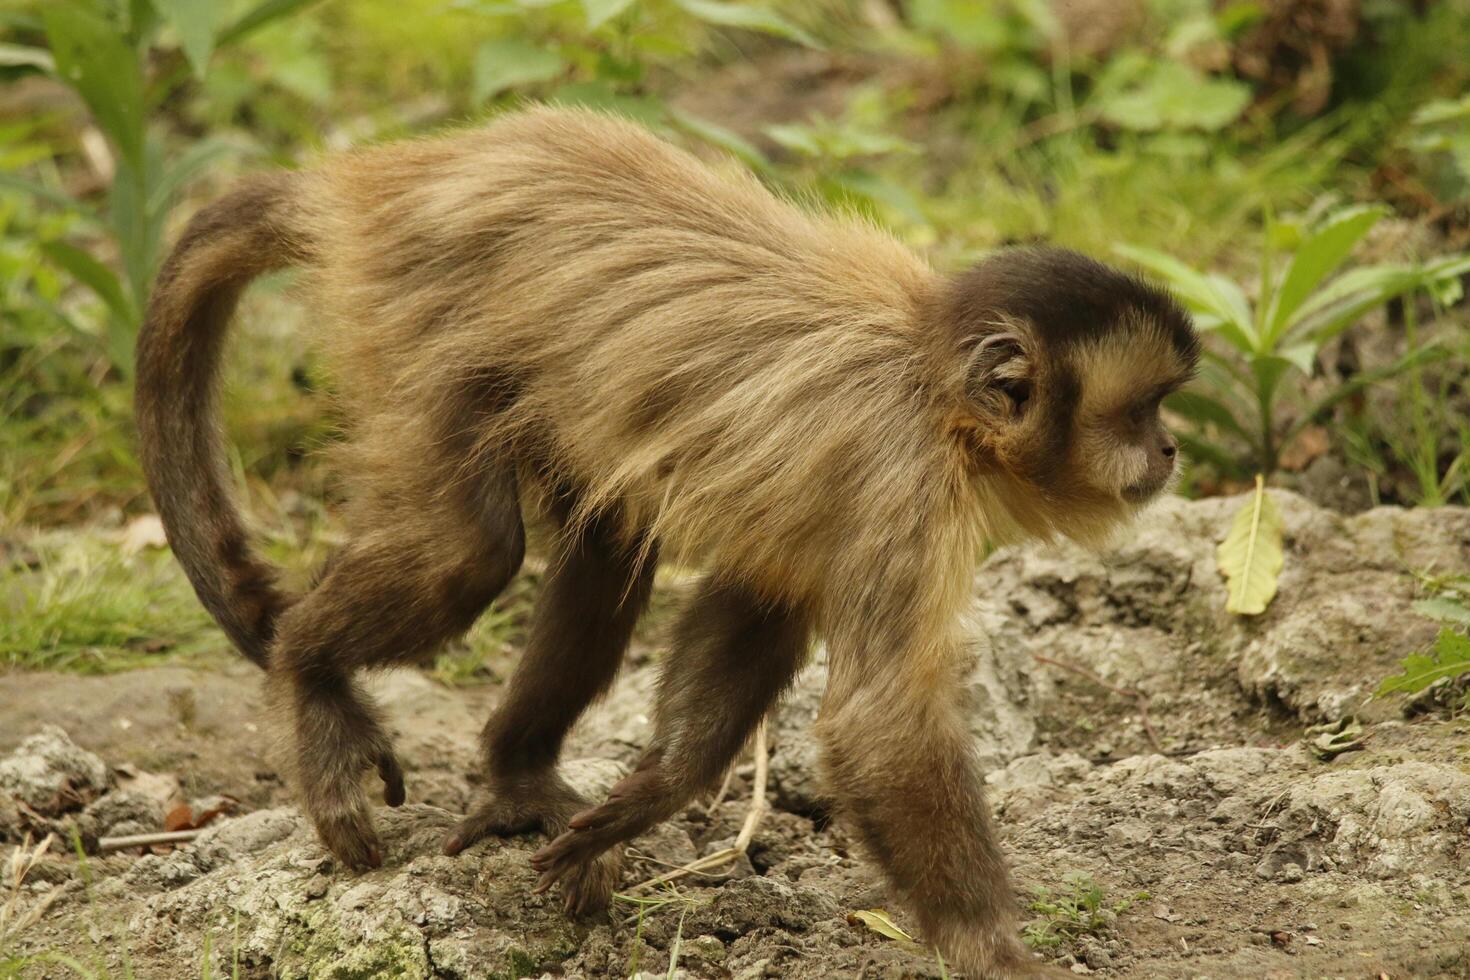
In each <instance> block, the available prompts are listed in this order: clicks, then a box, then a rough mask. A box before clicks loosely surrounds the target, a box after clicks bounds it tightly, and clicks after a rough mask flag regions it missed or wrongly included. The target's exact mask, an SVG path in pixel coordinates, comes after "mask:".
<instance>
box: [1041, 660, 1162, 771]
mask: <svg viewBox="0 0 1470 980" xmlns="http://www.w3.org/2000/svg"><path fill="white" fill-rule="evenodd" d="M1031 657H1032V659H1034V660H1035V661H1036V662H1037V663H1039V664H1048V665H1049V666H1052V667H1060V668H1062V669H1063V670H1070V671H1071V672H1072V673H1074V674H1076V675H1077V676H1079V677H1085V678H1087V679H1088V680H1090V681H1092V683H1094V684H1096V685H1097V686H1098V687H1101V688H1103V689H1104V690H1107V691H1111V692H1112V693H1114V694H1116V695H1118V697H1120V698H1129V699H1131V700H1132V701H1133V703H1134V704H1136V705H1137V706H1138V720H1139V721H1141V722H1143V731H1144V734H1145V735H1147V736H1148V741H1149V744H1150V745H1152V746H1153V747H1154V751H1155V752H1158V753H1161V754H1162V753H1164V744H1163V743H1162V742H1160V741H1159V733H1158V732H1156V731H1154V724H1153V721H1152V720H1150V718H1149V716H1148V695H1146V694H1144V693H1143V692H1142V691H1135V690H1133V689H1132V688H1129V687H1118V686H1117V685H1116V684H1109V683H1108V682H1107V681H1105V680H1103V679H1102V678H1101V677H1099V676H1098V675H1097V674H1095V673H1093V672H1092V671H1090V670H1088V669H1087V668H1086V667H1078V666H1077V665H1076V664H1069V663H1067V662H1065V661H1063V660H1055V659H1053V658H1051V657H1043V656H1042V655H1041V654H1039V653H1033V654H1032V655H1031Z"/></svg>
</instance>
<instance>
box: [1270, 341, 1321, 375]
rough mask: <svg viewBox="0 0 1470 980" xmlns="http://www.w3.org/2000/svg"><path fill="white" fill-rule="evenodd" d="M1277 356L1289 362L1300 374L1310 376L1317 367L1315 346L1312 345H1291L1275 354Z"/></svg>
mask: <svg viewBox="0 0 1470 980" xmlns="http://www.w3.org/2000/svg"><path fill="white" fill-rule="evenodd" d="M1276 354H1277V356H1279V357H1281V358H1282V359H1284V360H1287V361H1290V362H1291V363H1292V364H1293V365H1295V366H1296V369H1297V370H1298V371H1300V372H1301V373H1302V374H1311V373H1312V372H1313V371H1314V370H1315V369H1316V367H1317V345H1316V344H1312V343H1306V344H1291V345H1289V346H1287V347H1282V348H1280V349H1279V350H1277V352H1276Z"/></svg>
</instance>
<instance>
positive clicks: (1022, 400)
mask: <svg viewBox="0 0 1470 980" xmlns="http://www.w3.org/2000/svg"><path fill="white" fill-rule="evenodd" d="M999 388H1000V390H1001V391H1002V392H1004V393H1005V396H1006V397H1007V398H1009V399H1010V400H1011V408H1012V409H1013V410H1014V411H1015V413H1016V414H1017V415H1020V414H1021V413H1022V412H1024V411H1025V410H1026V405H1027V403H1028V402H1030V401H1031V382H1030V381H1027V380H1026V379H1025V378H1012V379H1008V380H1005V381H1001V382H1000V384H999Z"/></svg>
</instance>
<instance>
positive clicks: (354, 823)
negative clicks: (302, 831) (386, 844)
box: [307, 804, 383, 871]
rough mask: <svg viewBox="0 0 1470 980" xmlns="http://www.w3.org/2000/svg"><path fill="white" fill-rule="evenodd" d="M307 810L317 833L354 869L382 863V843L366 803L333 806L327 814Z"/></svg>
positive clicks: (373, 866)
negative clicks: (340, 807) (343, 806)
mask: <svg viewBox="0 0 1470 980" xmlns="http://www.w3.org/2000/svg"><path fill="white" fill-rule="evenodd" d="M307 809H308V812H309V813H310V816H311V822H312V823H313V824H315V825H316V832H317V835H318V836H319V837H320V838H321V840H322V843H323V844H325V845H326V846H327V849H328V850H329V851H331V852H332V854H333V855H335V856H336V858H337V860H339V861H341V862H342V863H343V864H344V865H346V866H347V867H349V868H352V869H354V870H357V871H364V870H368V869H371V868H377V867H381V866H382V864H383V846H382V844H380V843H379V842H378V834H377V831H375V830H374V829H373V821H372V818H371V817H370V816H368V811H367V807H366V806H363V805H361V804H359V805H357V806H352V807H349V808H345V809H336V808H334V809H333V810H332V811H331V812H327V813H322V812H315V811H312V810H311V807H310V806H309V805H308V808H307Z"/></svg>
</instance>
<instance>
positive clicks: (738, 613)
mask: <svg viewBox="0 0 1470 980" xmlns="http://www.w3.org/2000/svg"><path fill="white" fill-rule="evenodd" d="M808 634H809V629H808V624H807V621H806V619H805V618H804V617H803V616H801V615H800V614H799V613H797V612H795V611H793V610H791V609H786V608H782V607H779V606H773V605H771V604H770V603H767V602H764V601H762V600H761V599H760V598H759V597H757V596H755V595H753V594H752V593H751V592H749V591H748V590H747V589H745V588H743V587H741V586H738V585H733V584H730V583H727V582H723V581H721V580H720V579H719V578H718V577H712V578H710V579H708V580H707V581H706V582H705V583H704V584H703V586H702V587H701V588H700V591H699V594H698V596H696V597H695V599H694V601H693V602H692V603H690V605H689V608H688V609H687V611H686V612H685V613H684V615H683V617H682V618H681V620H680V622H679V627H678V630H677V632H676V636H675V640H674V644H673V649H672V650H670V652H669V654H668V658H667V659H666V660H665V661H664V664H663V670H662V673H661V675H660V677H659V692H658V716H657V720H656V722H655V726H654V736H653V744H652V745H650V746H649V748H648V751H647V752H645V753H644V756H643V758H642V759H641V760H640V761H639V763H638V766H637V769H636V770H635V771H634V772H633V773H632V774H631V775H629V776H628V777H627V778H625V779H623V780H622V781H621V782H619V783H618V784H617V785H616V786H614V787H613V788H612V791H611V792H610V793H609V794H608V798H607V799H606V800H605V801H604V802H603V803H602V804H601V805H599V806H596V807H593V808H591V809H588V810H583V811H582V812H580V813H578V814H576V815H575V816H573V817H572V818H571V820H570V822H569V829H568V830H567V831H566V832H564V833H563V834H561V835H560V836H559V837H557V838H556V839H555V840H553V841H552V842H551V843H550V844H548V845H547V846H546V847H544V848H542V849H541V850H540V851H539V852H537V853H536V855H535V857H533V858H532V859H531V864H532V866H533V867H534V868H535V869H536V870H537V871H540V872H541V880H540V882H539V883H538V885H537V889H538V890H545V889H547V888H549V887H551V885H553V884H554V883H556V882H557V881H562V880H565V879H567V878H569V877H574V876H576V875H577V874H579V869H581V868H585V867H586V866H588V865H589V864H591V863H592V862H595V861H596V860H598V858H599V856H600V855H602V854H603V853H604V852H606V851H607V850H608V849H610V848H613V847H616V846H617V845H619V844H622V843H623V842H625V841H628V840H631V839H632V838H634V837H637V836H638V835H639V834H641V833H643V832H644V831H646V830H648V829H649V828H650V827H652V826H653V825H654V824H656V823H658V822H660V821H662V820H666V819H668V818H669V817H670V816H672V815H673V814H674V813H675V812H677V811H678V810H679V809H680V808H681V807H683V806H684V805H685V804H687V803H688V802H689V801H690V800H691V799H692V798H693V797H694V795H695V794H696V793H698V792H699V791H700V790H701V789H703V788H704V787H705V786H707V785H708V784H709V783H710V782H711V781H713V780H714V779H716V778H718V777H719V775H720V774H721V773H722V772H724V770H725V769H726V768H727V767H728V766H729V765H730V763H731V762H732V761H733V760H734V758H735V755H736V753H738V752H739V751H740V747H741V746H742V745H744V744H745V742H746V739H748V738H749V737H750V734H751V732H753V731H754V730H755V726H756V725H757V724H759V722H760V720H761V718H763V717H764V716H765V713H766V712H767V711H768V710H769V709H770V707H771V706H772V704H774V703H775V701H776V698H777V697H779V696H780V694H781V692H782V691H784V690H785V689H786V687H787V685H788V684H789V683H790V682H791V679H792V678H793V677H794V676H795V675H796V671H797V670H798V669H799V668H800V667H801V664H802V662H803V661H804V660H805V659H806V652H807V641H808Z"/></svg>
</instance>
